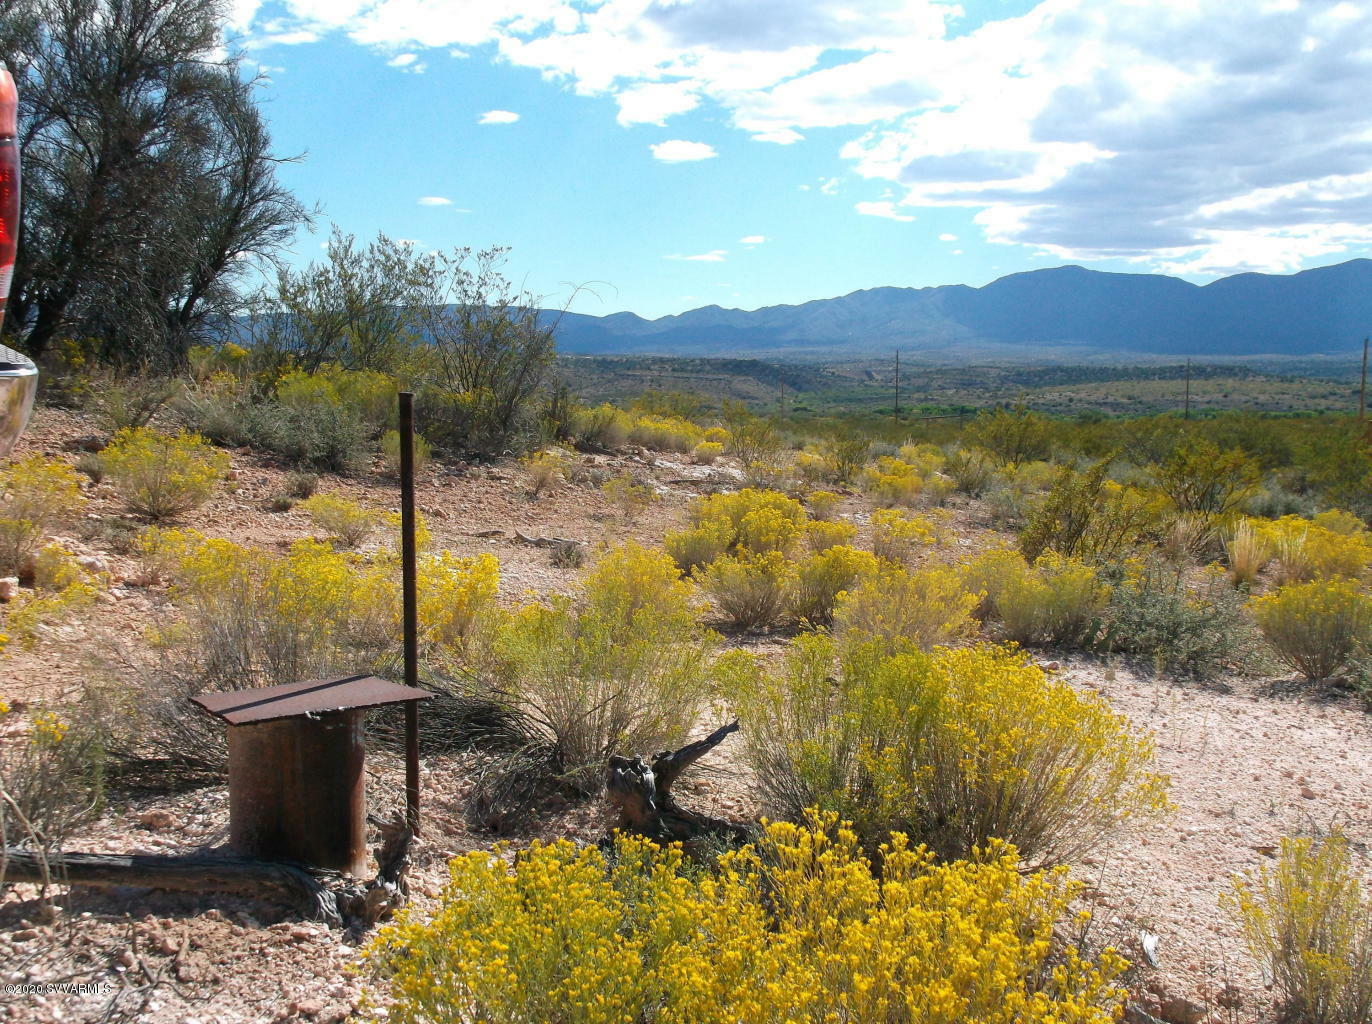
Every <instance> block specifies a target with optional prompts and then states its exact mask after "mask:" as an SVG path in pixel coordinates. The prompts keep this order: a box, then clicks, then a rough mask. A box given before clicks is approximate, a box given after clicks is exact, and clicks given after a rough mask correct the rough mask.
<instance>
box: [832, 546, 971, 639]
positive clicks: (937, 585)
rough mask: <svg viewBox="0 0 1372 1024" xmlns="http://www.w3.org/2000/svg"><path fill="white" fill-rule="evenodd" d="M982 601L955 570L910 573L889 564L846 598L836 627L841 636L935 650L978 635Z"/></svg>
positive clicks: (866, 579) (847, 594)
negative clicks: (966, 588) (975, 611)
mask: <svg viewBox="0 0 1372 1024" xmlns="http://www.w3.org/2000/svg"><path fill="white" fill-rule="evenodd" d="M979 600H980V595H977V594H968V593H966V592H965V591H964V590H963V589H962V583H961V581H960V580H959V579H958V575H957V573H955V572H954V571H953V570H951V569H941V568H934V569H921V570H917V571H907V570H906V569H904V568H902V567H900V566H896V565H892V564H890V563H887V564H885V565H883V566H882V567H881V568H880V569H879V570H878V571H877V572H875V573H872V574H871V575H868V576H867V577H865V578H864V579H862V580H861V581H860V582H859V583H858V585H857V586H856V587H855V588H854V589H852V590H850V591H849V592H847V593H846V594H845V595H844V596H843V598H842V599H841V600H840V601H839V603H838V609H837V611H836V612H835V615H834V625H835V629H836V630H838V631H839V632H840V633H844V632H849V631H853V632H857V633H860V634H864V635H869V636H877V637H882V638H884V639H886V640H887V641H890V642H893V643H894V642H909V643H912V644H915V645H916V646H918V647H932V646H933V645H934V644H943V643H948V642H950V641H952V640H955V639H957V638H959V637H963V636H966V635H968V634H970V633H972V632H973V630H974V628H975V625H976V623H975V621H974V620H973V619H972V610H973V609H974V608H976V606H977V603H978V602H979Z"/></svg>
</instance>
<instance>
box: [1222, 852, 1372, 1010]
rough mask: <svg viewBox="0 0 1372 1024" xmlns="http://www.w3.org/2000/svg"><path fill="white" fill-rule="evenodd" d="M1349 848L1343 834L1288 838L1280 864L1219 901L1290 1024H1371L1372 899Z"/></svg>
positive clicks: (1245, 881) (1243, 881) (1238, 883)
mask: <svg viewBox="0 0 1372 1024" xmlns="http://www.w3.org/2000/svg"><path fill="white" fill-rule="evenodd" d="M1349 847H1350V844H1349V841H1348V838H1347V837H1346V836H1345V835H1344V834H1343V833H1342V832H1338V831H1335V832H1333V833H1331V834H1330V835H1329V836H1327V837H1326V838H1324V839H1323V840H1320V841H1315V840H1313V839H1309V838H1300V839H1290V838H1284V839H1282V841H1281V852H1280V853H1279V854H1278V856H1277V863H1276V864H1274V865H1273V866H1272V867H1263V868H1260V869H1259V870H1258V872H1257V877H1256V878H1253V879H1235V882H1234V891H1233V892H1230V893H1224V894H1222V895H1221V896H1220V904H1221V906H1223V907H1224V908H1225V909H1226V910H1228V911H1229V913H1230V914H1231V915H1232V916H1233V917H1234V918H1235V919H1236V920H1237V921H1238V923H1239V924H1240V925H1241V926H1242V928H1243V935H1244V939H1245V941H1246V942H1247V944H1248V948H1249V951H1250V952H1252V954H1253V956H1254V958H1255V959H1257V960H1258V961H1259V962H1260V963H1261V964H1263V966H1264V967H1265V968H1266V969H1267V971H1269V972H1270V974H1271V976H1272V979H1273V981H1274V982H1275V983H1276V986H1277V991H1278V992H1279V993H1280V995H1281V1004H1282V1010H1283V1014H1282V1019H1283V1020H1292V1021H1296V1020H1298V1021H1309V1022H1310V1024H1362V1022H1364V1021H1367V1020H1369V1019H1372V896H1369V895H1368V894H1367V893H1366V892H1365V891H1364V889H1363V885H1362V882H1361V881H1360V880H1359V878H1358V871H1357V870H1356V868H1355V867H1354V865H1353V862H1352V857H1351V856H1350V851H1349Z"/></svg>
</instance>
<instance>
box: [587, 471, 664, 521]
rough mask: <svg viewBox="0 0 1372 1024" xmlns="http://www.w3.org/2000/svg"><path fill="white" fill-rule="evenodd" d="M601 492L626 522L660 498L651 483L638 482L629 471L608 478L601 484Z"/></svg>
mask: <svg viewBox="0 0 1372 1024" xmlns="http://www.w3.org/2000/svg"><path fill="white" fill-rule="evenodd" d="M600 493H601V494H603V495H605V499H606V500H607V501H608V502H609V503H610V504H611V505H613V506H614V507H615V510H616V511H617V512H618V513H619V517H620V518H621V519H623V520H625V521H626V522H627V521H629V520H631V519H633V518H635V517H636V516H638V515H639V513H641V512H642V511H643V510H644V509H646V508H647V507H648V506H649V505H651V504H653V502H655V501H657V500H658V493H657V491H655V490H653V488H652V487H651V486H650V485H649V484H640V483H637V482H635V480H634V478H633V477H632V476H630V475H629V474H627V473H624V474H621V475H620V476H614V477H611V478H610V479H609V480H606V481H605V482H604V483H603V484H601V485H600Z"/></svg>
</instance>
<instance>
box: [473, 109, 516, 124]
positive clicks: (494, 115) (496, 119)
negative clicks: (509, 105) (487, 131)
mask: <svg viewBox="0 0 1372 1024" xmlns="http://www.w3.org/2000/svg"><path fill="white" fill-rule="evenodd" d="M518 120H519V115H518V114H516V113H515V112H514V111H513V110H488V111H486V113H484V114H482V115H481V116H480V117H479V118H477V121H476V123H477V124H514V123H515V122H516V121H518Z"/></svg>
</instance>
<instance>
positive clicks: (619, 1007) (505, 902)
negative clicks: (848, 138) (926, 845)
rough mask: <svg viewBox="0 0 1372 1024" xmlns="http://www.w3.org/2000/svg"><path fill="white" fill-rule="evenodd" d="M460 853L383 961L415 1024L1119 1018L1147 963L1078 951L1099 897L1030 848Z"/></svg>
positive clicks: (769, 844) (917, 1023)
mask: <svg viewBox="0 0 1372 1024" xmlns="http://www.w3.org/2000/svg"><path fill="white" fill-rule="evenodd" d="M507 856H508V853H507V851H506V850H504V849H498V850H497V851H496V852H495V853H494V854H493V853H490V852H486V851H478V852H474V853H470V854H467V855H466V856H463V857H460V858H457V859H455V860H453V861H452V862H451V865H450V868H449V870H450V877H449V881H448V884H447V886H446V887H445V889H444V892H443V895H442V897H441V899H440V905H439V909H438V912H437V914H436V915H435V916H434V917H433V918H432V919H431V920H423V919H422V918H420V916H419V915H418V914H417V913H414V912H402V915H401V917H400V919H399V921H398V922H397V923H396V924H395V925H392V926H390V927H387V928H385V929H383V930H382V931H381V932H380V933H379V934H378V935H377V937H376V939H375V940H374V941H373V942H372V944H371V946H370V947H369V950H368V953H369V956H370V958H371V960H372V963H373V964H374V965H375V966H376V968H377V970H378V971H379V972H381V973H384V974H386V975H388V976H389V978H390V988H391V992H392V994H393V995H394V996H395V999H396V1003H395V1005H394V1007H393V1008H392V1009H391V1011H390V1015H389V1016H390V1019H392V1020H395V1021H399V1022H403V1024H421V1022H422V1024H459V1022H462V1024H465V1022H467V1021H475V1020H480V1021H488V1022H490V1024H517V1022H519V1024H522V1022H526V1021H553V1020H556V1021H561V1022H563V1024H624V1022H630V1021H634V1022H657V1024H738V1022H740V1021H747V1022H748V1024H810V1022H813V1024H821V1022H832V1021H843V1020H848V1021H865V1022H878V1021H881V1022H893V1024H894V1022H905V1024H960V1022H966V1021H978V1022H981V1024H1018V1022H1022V1021H1030V1020H1032V1021H1037V1022H1041V1024H1106V1022H1108V1021H1112V1020H1114V1019H1115V1017H1116V1010H1117V1009H1118V1007H1119V1006H1120V1004H1121V1002H1122V1000H1123V997H1124V993H1123V991H1122V990H1120V989H1118V988H1117V987H1116V986H1115V984H1114V982H1115V979H1116V978H1117V977H1118V976H1119V975H1120V973H1121V972H1122V971H1123V970H1124V968H1125V967H1126V966H1127V965H1126V963H1125V961H1124V960H1123V959H1122V958H1120V957H1119V956H1118V955H1117V954H1116V953H1114V952H1113V951H1112V950H1106V951H1104V952H1103V953H1102V954H1101V955H1100V957H1099V958H1098V959H1097V960H1095V961H1092V960H1088V959H1084V958H1082V957H1081V956H1080V954H1078V953H1077V952H1076V951H1075V950H1074V949H1072V948H1068V949H1067V950H1065V951H1064V952H1063V953H1062V955H1061V957H1058V958H1053V956H1052V954H1054V953H1055V952H1056V951H1057V949H1056V945H1057V944H1056V943H1055V942H1054V936H1053V929H1054V925H1055V923H1057V922H1059V921H1060V920H1062V919H1063V918H1064V917H1066V916H1067V914H1068V907H1069V904H1070V902H1071V900H1072V898H1073V897H1074V896H1075V895H1076V893H1077V892H1078V891H1079V889H1078V887H1077V886H1075V885H1074V884H1073V883H1071V882H1070V881H1069V880H1068V878H1067V876H1066V874H1065V873H1063V872H1047V873H1041V874H1037V875H1032V876H1028V877H1026V876H1023V875H1021V874H1020V873H1019V872H1018V871H1017V870H1016V867H1017V865H1016V855H1015V851H1014V850H1013V849H1012V848H1010V847H1007V846H1005V845H1003V844H996V845H993V846H989V847H988V848H987V849H985V850H984V851H982V852H981V853H980V854H979V856H978V858H977V859H976V860H973V861H957V862H954V863H950V864H937V863H935V862H934V861H933V860H932V858H931V857H930V855H929V854H928V852H927V851H925V850H924V849H922V848H918V847H912V846H911V845H910V843H909V841H908V840H907V839H906V838H905V837H904V836H902V835H896V836H892V837H890V840H889V842H888V843H887V844H886V845H885V846H884V847H883V848H882V850H881V858H882V859H881V867H880V873H878V872H877V871H876V870H874V868H873V866H872V864H871V863H870V862H869V861H868V859H867V858H866V857H865V856H864V854H863V852H862V850H861V849H860V848H859V846H858V843H857V841H856V838H855V836H854V835H853V833H852V832H851V831H849V830H848V829H846V828H843V827H840V826H838V825H837V824H836V823H835V822H834V821H833V820H832V819H831V818H826V819H821V820H817V821H812V822H810V823H807V824H806V825H790V824H784V823H777V824H773V825H769V826H768V827H767V829H766V831H765V832H764V834H763V836H762V837H761V838H760V839H759V840H758V842H757V843H756V844H754V845H751V846H747V847H745V848H743V849H742V850H739V851H736V852H732V853H728V854H726V855H725V856H724V857H722V858H721V859H720V863H719V865H718V868H717V870H715V871H712V872H702V871H700V870H694V869H692V868H691V867H690V866H689V865H688V864H687V863H686V862H685V860H684V858H683V856H682V853H681V851H680V850H679V849H677V848H668V849H665V850H661V849H658V848H656V847H654V846H652V845H651V844H650V843H648V842H646V841H644V840H640V839H632V838H627V837H621V838H620V839H618V840H617V842H616V844H615V849H614V853H613V856H612V857H609V858H607V857H606V855H605V854H603V853H601V852H600V851H599V850H598V849H596V848H594V847H581V848H578V847H577V846H575V845H574V844H573V843H571V842H569V841H567V840H559V841H557V842H555V843H551V844H547V845H544V844H536V845H534V846H533V847H532V848H531V849H528V850H525V851H521V852H520V854H519V856H518V858H517V859H516V860H515V862H514V864H513V865H512V864H511V863H510V862H509V860H508V859H507Z"/></svg>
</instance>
